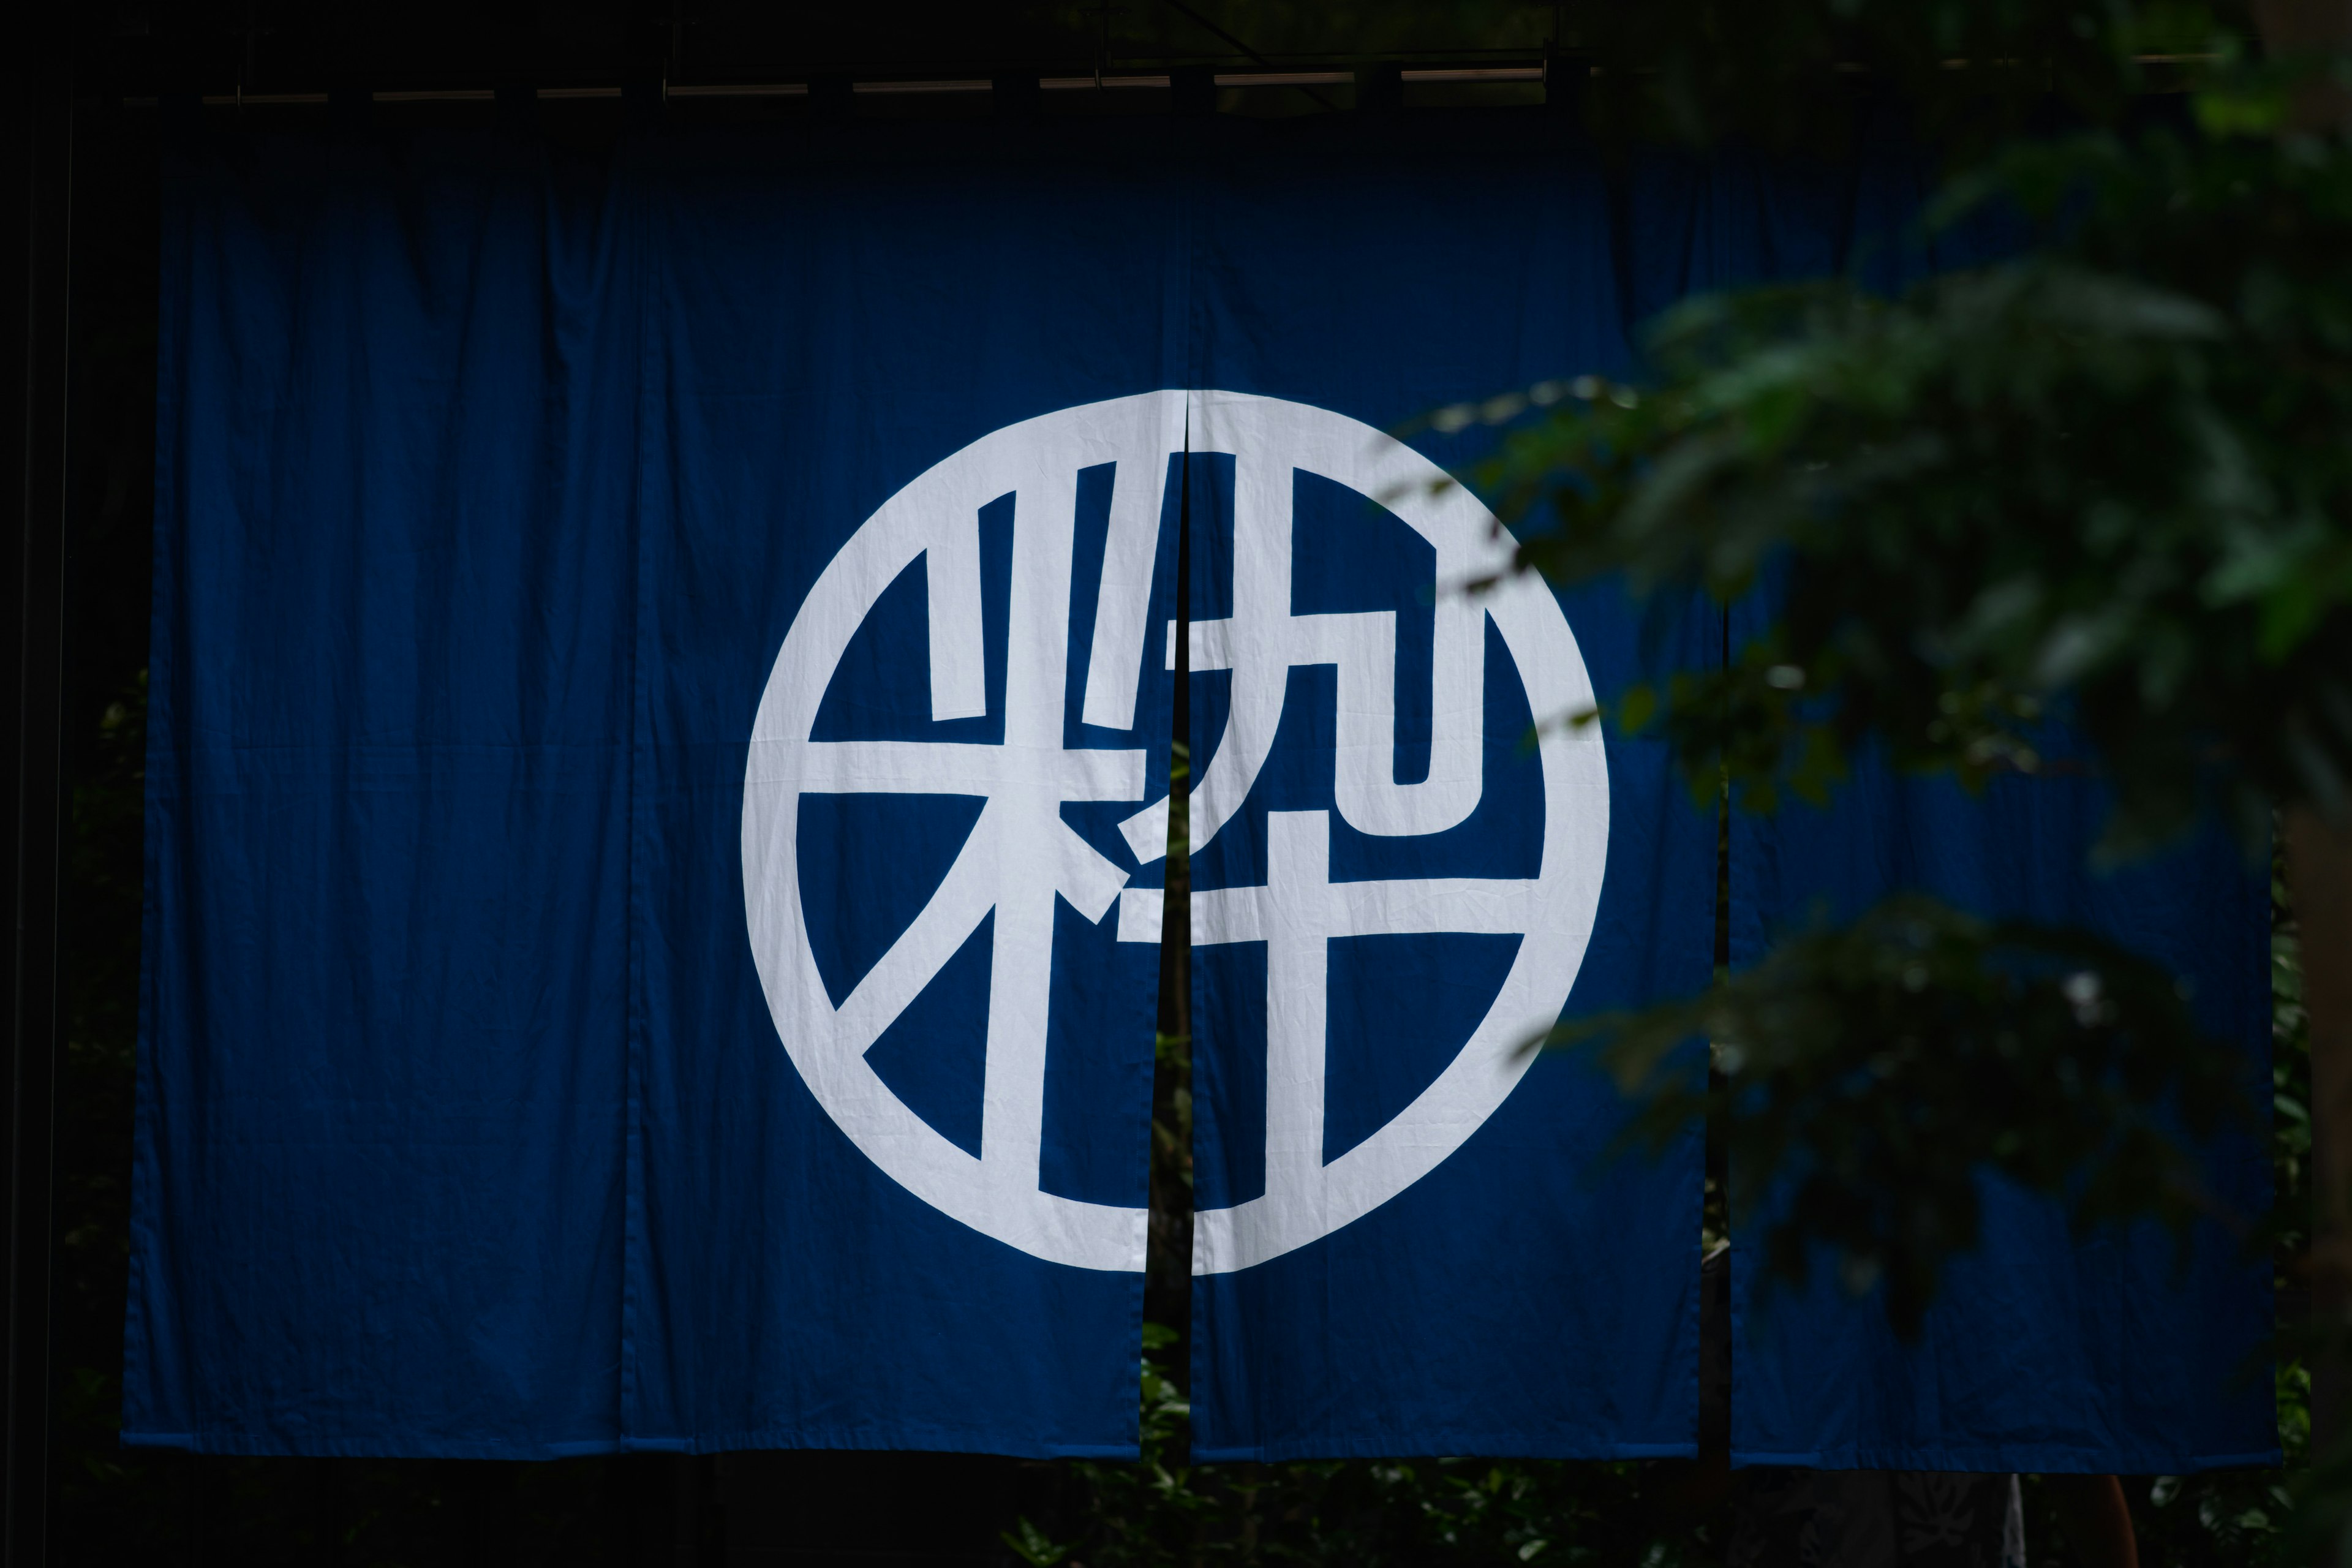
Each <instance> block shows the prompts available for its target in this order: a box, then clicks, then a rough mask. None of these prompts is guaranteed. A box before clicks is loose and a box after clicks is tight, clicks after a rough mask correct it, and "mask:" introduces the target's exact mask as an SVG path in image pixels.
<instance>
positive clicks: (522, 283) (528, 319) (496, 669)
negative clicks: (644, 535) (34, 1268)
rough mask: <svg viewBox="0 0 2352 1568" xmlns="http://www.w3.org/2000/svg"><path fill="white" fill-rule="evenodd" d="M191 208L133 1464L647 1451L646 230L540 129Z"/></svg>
mask: <svg viewBox="0 0 2352 1568" xmlns="http://www.w3.org/2000/svg"><path fill="white" fill-rule="evenodd" d="M164 192H165V196H164V201H165V207H164V216H163V247H164V258H163V331H162V341H161V363H160V366H159V375H158V400H157V413H156V418H157V468H156V476H157V479H156V482H157V499H156V523H157V526H156V531H155V616H154V632H153V645H152V653H151V659H152V662H151V665H150V691H151V692H152V708H151V712H150V721H149V737H150V741H149V755H148V763H147V790H148V799H147V900H148V901H147V913H146V922H145V932H144V970H143V981H142V986H143V994H142V1017H143V1027H142V1050H141V1053H140V1061H139V1100H138V1112H137V1114H138V1123H137V1141H138V1152H137V1164H136V1169H135V1173H134V1188H133V1202H132V1216H131V1284H130V1321H129V1326H128V1332H127V1341H126V1347H125V1367H124V1379H123V1384H124V1399H123V1403H124V1409H123V1433H124V1440H125V1441H127V1442H132V1443H156V1444H166V1445H172V1446H176V1447H192V1448H199V1449H204V1450H208V1451H212V1452H221V1453H289V1452H300V1453H310V1454H371V1453H373V1454H383V1453H400V1454H446V1455H452V1456H458V1457H467V1458H496V1457H515V1456H543V1455H556V1454H564V1453H571V1452H576V1451H583V1450H589V1449H598V1448H609V1447H612V1446H613V1445H614V1442H615V1441H616V1439H617V1438H618V1436H620V1433H621V1429H622V1428H621V1410H620V1404H619V1387H618V1384H617V1383H616V1381H615V1379H614V1375H613V1370H612V1369H613V1368H614V1367H615V1366H616V1365H617V1364H618V1363H619V1360H620V1356H621V1349H622V1339H621V1314H620V1310H619V1306H620V1300H621V1289H622V1267H623V1266H622V1257H623V1231H624V1214H625V1204H626V1183H625V1169H626V1160H625V1149H624V1141H623V1137H622V1132H623V1129H624V1127H625V1125H626V1119H627V1105H628V1086H629V1073H628V1048H627V1047H628V1038H629V1017H630V987H629V984H628V976H629V865H630V837H631V835H630V806H631V803H630V794H629V773H628V766H627V762H628V756H629V749H630V739H631V732H630V702H631V696H630V693H631V686H632V666H633V662H634V661H633V657H632V649H631V647H630V643H629V637H628V627H629V626H630V623H631V615H632V607H633V602H634V595H635V587H636V578H635V571H634V569H633V567H632V553H633V551H634V548H635V537H636V521H635V500H634V497H635V451H634V446H635V444H634V442H633V441H632V440H631V439H630V438H629V433H630V432H631V431H632V430H633V429H634V428H635V423H636V418H637V389H636V388H637V378H638V363H637V362H638V353H637V345H638V340H639V334H638V324H637V320H636V311H635V307H634V304H633V300H634V299H635V294H636V290H637V283H636V279H635V275H634V270H633V268H634V263H633V260H632V258H631V257H630V254H629V247H628V245H627V244H626V240H625V225H624V224H623V223H622V222H621V221H620V219H619V217H618V215H617V212H616V210H615V205H614V201H613V198H612V195H611V192H610V190H609V188H608V187H607V184H606V182H605V181H604V177H603V172H602V171H601V170H598V169H593V168H590V169H581V168H572V167H564V166H561V165H558V164H556V163H553V162H551V160H550V158H549V157H548V155H547V154H546V153H544V152H543V151H541V150H540V149H539V148H537V147H536V146H534V145H531V144H529V143H525V142H518V141H510V140H506V139H490V138H479V137H467V138H462V139H448V138H440V137H420V138H415V139H413V140H404V141H401V142H388V141H376V140H359V139H351V140H332V141H330V140H323V139H322V140H309V139H303V140H277V139H270V140H255V141H250V142H248V141H243V140H238V141H231V142H219V143H211V144H207V145H206V146H205V148H204V150H203V151H202V152H201V153H194V152H190V153H187V154H186V155H175V156H173V159H172V161H171V163H170V165H169V167H168V168H167V173H166V178H165V180H164Z"/></svg>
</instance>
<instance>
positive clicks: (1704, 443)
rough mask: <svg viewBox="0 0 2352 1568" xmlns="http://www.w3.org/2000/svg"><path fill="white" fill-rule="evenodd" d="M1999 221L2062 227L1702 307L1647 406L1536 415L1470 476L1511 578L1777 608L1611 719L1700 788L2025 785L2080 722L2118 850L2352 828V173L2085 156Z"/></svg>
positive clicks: (1994, 168) (2020, 192)
mask: <svg viewBox="0 0 2352 1568" xmlns="http://www.w3.org/2000/svg"><path fill="white" fill-rule="evenodd" d="M1997 196H1999V197H2004V198H2006V199H2008V200H2009V201H2011V202H2012V203H2015V204H2017V205H2021V206H2023V207H2024V208H2025V209H2026V210H2027V211H2028V212H2029V213H2030V214H2031V215H2032V216H2033V217H2034V218H2036V219H2037V220H2039V221H2041V222H2042V223H2043V224H2044V225H2047V226H2051V227H2053V228H2056V229H2058V230H2060V231H2061V232H2059V233H2057V234H2056V236H2055V237H2053V238H2051V239H2050V241H2049V243H2047V244H2046V245H2045V246H2043V247H2039V248H2036V249H2033V250H2031V251H2029V252H2027V253H2026V254H2024V255H2023V256H2021V257H2020V258H2018V259H2015V260H2013V261H2010V262H2006V263H2003V264H2000V265H1997V266H1993V267H1989V268H1978V269H1974V270H1969V271H1963V272H1957V273H1952V274H1948V275H1945V276H1942V277H1938V278H1935V279H1929V280H1927V281H1926V282H1924V283H1922V284H1920V285H1918V286H1917V287H1916V288H1915V289H1913V290H1911V291H1910V292H1909V293H1908V294H1906V296H1905V297H1903V298H1902V299H1900V300H1880V299H1875V298H1873V297H1872V296H1870V295H1869V294H1868V293H1866V292H1865V291H1864V290H1863V289H1860V288H1858V287H1856V286H1854V285H1853V284H1850V283H1846V282H1841V281H1827V282H1821V283H1813V284H1803V285H1792V286H1785V287H1773V288H1763V289H1752V290H1746V291H1742V292H1739V293H1736V294H1729V295H1723V296H1717V297H1713V298H1709V299H1703V300H1694V301H1692V302H1690V303H1688V304H1686V305H1685V306H1682V307H1680V308H1678V309H1677V310H1675V311H1673V312H1672V313H1671V314H1669V315H1668V316H1667V317H1666V318H1665V320H1664V321H1663V322H1661V323H1660V325H1659V326H1658V328H1657V330H1656V331H1655V332H1654V336H1653V337H1652V340H1651V351H1652V359H1651V363H1653V365H1654V368H1655V376H1654V380H1653V381H1652V382H1650V384H1647V385H1644V386H1642V387H1638V388H1637V387H1633V386H1625V385H1616V384H1602V383H1599V382H1595V381H1586V382H1580V383H1577V384H1571V385H1570V386H1569V387H1567V388H1565V389H1556V388H1545V389H1542V390H1543V392H1544V394H1545V395H1547V396H1550V397H1553V398H1555V399H1556V400H1560V401H1565V402H1566V403H1567V404H1568V405H1570V407H1571V408H1572V409H1573V410H1574V412H1573V413H1572V414H1571V415H1570V416H1565V417H1555V418H1550V419H1548V420H1546V421H1544V422H1543V423H1542V424H1540V425H1538V426H1535V427H1534V428H1531V429H1528V430H1524V431H1518V432H1515V433H1514V434H1513V435H1512V437H1510V439H1509V440H1508V442H1507V446H1506V448H1505V450H1504V452H1503V454H1502V455H1501V456H1500V457H1499V458H1497V459H1496V461H1494V462H1493V463H1492V464H1491V465H1489V467H1488V468H1487V469H1486V472H1485V473H1484V474H1483V475H1482V476H1481V477H1482V479H1484V481H1485V482H1486V483H1487V484H1490V485H1492V486H1493V487H1494V488H1495V489H1496V490H1497V492H1498V493H1500V494H1501V495H1502V496H1503V497H1504V498H1505V500H1506V504H1507V505H1508V506H1509V507H1511V509H1512V510H1514V511H1516V512H1517V513H1519V514H1520V515H1523V516H1526V517H1527V518H1528V534H1529V537H1528V541H1527V542H1526V544H1525V546H1524V548H1523V550H1522V557H1523V559H1524V561H1525V562H1526V563H1527V564H1528V565H1529V566H1532V567H1535V568H1537V569H1538V570H1541V571H1543V572H1545V573H1546V574H1549V575H1553V576H1556V577H1559V578H1563V579H1572V578H1578V577H1583V576H1588V575H1592V574H1599V573H1601V572H1606V571H1611V570H1617V569H1622V570H1625V571H1627V572H1629V573H1630V574H1632V575H1633V579H1634V580H1635V582H1636V583H1637V584H1639V585H1640V586H1641V587H1643V588H1644V589H1650V590H1660V589H1671V590H1676V591H1679V590H1682V589H1685V588H1687V587H1690V586H1699V587H1704V588H1705V589H1706V590H1707V591H1708V592H1710V593H1712V594H1714V595H1717V596H1718V597H1720V598H1724V599H1730V598H1734V597H1737V596H1738V595H1741V594H1743V593H1745V592H1747V591H1748V589H1749V588H1750V587H1752V586H1755V585H1756V584H1759V581H1763V580H1765V579H1767V578H1769V579H1770V584H1771V585H1772V586H1773V587H1776V588H1779V589H1780V590H1781V591H1783V592H1784V593H1785V599H1784V602H1783V605H1782V608H1781V613H1780V617H1779V620H1778V622H1777V625H1776V626H1775V627H1774V629H1773V631H1772V632H1771V633H1770V635H1769V636H1767V637H1762V638H1760V639H1758V640H1757V641H1755V642H1753V643H1751V644H1749V645H1748V647H1745V648H1743V649H1742V650H1741V654H1740V657H1739V658H1738V660H1736V661H1735V662H1734V663H1733V664H1732V666H1731V667H1730V668H1727V669H1723V670H1719V671H1718V670H1701V671H1691V672H1687V673H1686V674H1685V676H1683V677H1682V678H1681V679H1677V680H1676V681H1675V682H1674V683H1673V684H1671V685H1670V686H1669V687H1668V688H1667V689H1664V691H1652V690H1648V689H1643V690H1639V691H1637V692H1635V693H1633V694H1632V695H1630V696H1629V697H1628V699H1627V700H1626V703H1625V706H1624V708H1623V710H1622V711H1621V712H1620V713H1619V714H1618V715H1617V717H1618V718H1619V719H1620V720H1621V721H1622V722H1624V723H1625V724H1626V726H1627V727H1628V728H1652V727H1654V728H1655V729H1656V730H1657V731H1660V732H1663V733H1664V734H1665V735H1666V736H1667V737H1668V738H1669V739H1670V740H1671V741H1672V742H1674V744H1675V749H1676V751H1677V752H1678V753H1679V754H1680V756H1681V757H1682V759H1683V762H1684V765H1685V768H1686V770H1687V772H1688V774H1689V776H1690V778H1691V781H1692V786H1693V789H1694V791H1695V792H1700V791H1704V792H1711V791H1712V790H1713V789H1714V788H1715V787H1716V783H1717V777H1718V770H1720V769H1725V768H1727V769H1728V770H1729V773H1730V776H1731V779H1732V783H1733V786H1734V788H1735V791H1736V792H1737V795H1738V799H1739V801H1740V802H1741V804H1743V805H1751V806H1755V807H1757V808H1759V809H1770V807H1771V806H1772V805H1773V804H1774V803H1775V800H1776V797H1777V795H1778V794H1779V792H1780V791H1781V790H1782V789H1785V788H1793V789H1794V790H1795V791H1796V792H1797V793H1799V794H1800V795H1803V796H1805V797H1806V798H1808V799H1812V800H1820V799H1822V798H1823V797H1824V796H1825V795H1826V794H1827V792H1828V790H1829V788H1830V787H1831V786H1832V784H1834V783H1835V781H1836V779H1837V778H1838V776H1839V774H1840V772H1841V769H1842V766H1843V760H1844V758H1845V757H1846V756H1847V755H1848V754H1849V753H1851V752H1852V751H1853V749H1854V748H1855V747H1856V746H1857V745H1859V744H1861V743H1862V742H1863V741H1864V739H1865V738H1866V737H1873V736H1874V737H1877V738H1880V739H1881V740H1883V741H1884V742H1885V744H1886V745H1887V747H1888V748H1889V750H1890V752H1891V753H1892V755H1893V756H1894V758H1895V760H1896V761H1897V762H1899V763H1905V764H1907V765H1910V766H1915V767H1948V768H1951V769H1953V770H1955V771H1956V772H1958V773H1959V775H1960V776H1961V777H1962V778H1964V779H1968V780H1970V781H1972V782H1980V781H1981V780H1982V779H1983V778H1984V777H1986V776H1987V775H1988V774H1989V773H1992V772H1995V771H2000V770H2018V771H2024V772H2033V771H2036V770H2037V769H2039V768H2040V767H2041V765H2042V761H2043V759H2042V756H2041V754H2040V752H2039V751H2038V749H2037V747H2036V745H2035V742H2034V739H2033V731H2034V730H2035V728H2036V727H2037V725H2038V724H2039V722H2040V721H2041V720H2042V718H2043V717H2044V716H2045V715H2047V714H2049V713H2051V712H2053V711H2054V710H2060V709H2062V708H2063V711H2064V713H2065V715H2066V716H2067V718H2068V719H2069V720H2070V721H2071V722H2072V723H2073V724H2074V726H2075V727H2076V728H2077V729H2079V731H2081V732H2082V733H2083V734H2084V735H2085V736H2086V737H2087V738H2088V739H2089V741H2090V742H2092V744H2093V745H2094V746H2095V748H2096V750H2097V752H2098V755H2099V759H2100V761H2101V763H2102V764H2103V766H2102V770H2101V771H2102V774H2103V776H2104V777H2105V779H2106V780H2107V781H2108V783H2109V784H2111V785H2112V787H2113V789H2114V792H2115V795H2116V803H2117V807H2116V819H2115V823H2114V827H2113V839H2114V842H2115V844H2116V847H2119V848H2122V847H2143V846H2146V845H2148V844H2151V843H2157V842H2161V841H2162V840H2164V839H2165V838H2167V837H2170V836H2171V835H2173V834H2176V833H2178V832H2179V830H2181V829H2182V828H2183V827H2184V826H2186V825H2187V824H2188V823H2189V821H2190V820H2191V819H2192V818H2193V817H2194V816H2196V815H2197V813H2198V812H2199V810H2200V807H2201V806H2205V805H2210V804H2213V803H2214V801H2215V800H2216V799H2217V798H2225V799H2226V800H2227V801H2228V803H2229V805H2231V806H2232V807H2233V808H2234V812H2235V816H2236V817H2237V820H2238V821H2239V823H2240V824H2241V825H2242V826H2243V827H2244V828H2245V829H2246V830H2247V832H2248V836H2249V837H2250V838H2251V839H2253V840H2256V841H2259V840H2260V839H2261V838H2262V837H2265V836H2266V835H2267V833H2268V830H2269V825H2270V811H2271V806H2272V804H2273V801H2276V800H2280V799H2309V800H2312V801H2315V802H2316V803H2318V804H2321V805H2326V806H2330V807H2334V806H2337V805H2344V804H2347V803H2352V784H2347V780H2352V616H2347V614H2346V613H2345V612H2346V606H2347V600H2352V537H2347V532H2346V530H2345V526H2344V523H2343V521H2342V520H2343V518H2344V516H2345V515H2346V512H2347V507H2352V461H2347V455H2346V450H2345V447H2344V445H2343V443H2342V442H2341V441H2340V440H2338V439H2337V438H2336V433H2337V432H2339V431H2341V430H2342V429H2343V428H2345V427H2346V425H2347V416H2352V374H2347V371H2352V290H2347V289H2346V287H2345V286H2344V284H2343V283H2342V282H2341V281H2340V279H2341V276H2342V274H2341V268H2340V264H2339V261H2338V258H2339V257H2340V256H2341V255H2342V254H2344V253H2345V251H2346V248H2347V245H2352V149H2347V147H2345V146H2344V145H2342V144H2340V143H2338V142H2334V141H2332V140H2331V141H2320V140H2317V139H2308V138H2294V139H2281V138H2268V137H2265V138H2258V139H2231V140H2226V141H2218V142H2217V141H2213V140H2210V139H2202V138H2199V137H2196V136H2192V135H2189V134H2185V133H2180V132H2174V131H2171V130H2166V129H2158V130H2151V131H2148V132H2144V133H2141V134H2137V135H2133V136H2124V135H2121V134H2117V133H2113V132H2099V133H2089V134H2084V135H2080V136H2074V137H2069V138H2065V139H2063V140H2059V141H2055V142H2043V143H2036V144H2033V145H2031V146H2027V147H2021V148H2019V149H2015V150H2013V151H2012V152H2011V153H2007V154H2005V155H2004V156H2002V157H2001V158H2000V160H1999V161H1997V163H1994V164H1992V165H1990V166H1988V167H1987V168H1986V169H1984V170H1982V171H1979V173H1978V174H1975V175H1973V176H1971V177H1970V178H1969V180H1967V181H1966V182H1964V183H1962V184H1959V185H1958V186H1957V187H1955V190H1954V193H1953V195H1951V196H1950V197H1949V198H1948V204H1947V210H1948V212H1949V213H1953V214H1957V213H1959V212H1964V211H1970V210H1974V209H1976V208H1978V207H1979V206H1981V205H1983V204H1984V203H1987V202H1990V201H1991V200H1993V199H1994V198H1995V197H1997ZM2062 205H2063V207H2064V208H2065V210H2064V212H2063V214H2062V213H2061V212H2060V210H2059V209H2060V208H2061V206H2062ZM2062 220H2063V221H2062ZM1563 391H1564V392H1565V394H1566V395H1565V397H1564V398H1561V397H1560V393H1561V392H1563Z"/></svg>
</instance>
